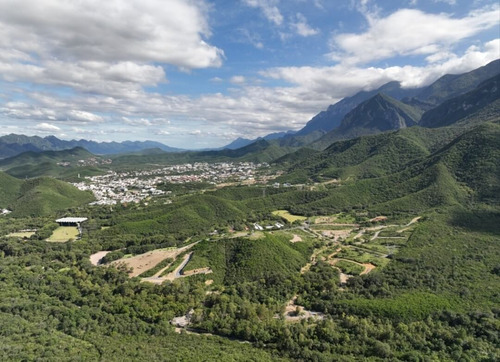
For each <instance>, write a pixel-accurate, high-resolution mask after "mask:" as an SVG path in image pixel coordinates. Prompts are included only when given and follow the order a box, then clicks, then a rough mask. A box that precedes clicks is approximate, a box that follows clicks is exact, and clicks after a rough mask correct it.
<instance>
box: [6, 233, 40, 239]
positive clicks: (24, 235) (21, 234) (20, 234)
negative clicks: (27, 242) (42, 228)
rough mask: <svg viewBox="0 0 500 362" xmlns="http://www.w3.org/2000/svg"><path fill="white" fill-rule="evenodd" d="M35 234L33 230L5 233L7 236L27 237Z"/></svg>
mask: <svg viewBox="0 0 500 362" xmlns="http://www.w3.org/2000/svg"><path fill="white" fill-rule="evenodd" d="M35 234H36V233H35V232H34V231H19V232H17V233H10V234H9V235H7V237H12V238H26V239H29V238H30V237H32V236H33V235H35Z"/></svg>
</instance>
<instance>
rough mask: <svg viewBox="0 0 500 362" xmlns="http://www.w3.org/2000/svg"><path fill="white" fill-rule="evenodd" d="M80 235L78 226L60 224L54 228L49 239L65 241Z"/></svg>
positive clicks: (54, 241) (56, 241) (58, 241)
mask: <svg viewBox="0 0 500 362" xmlns="http://www.w3.org/2000/svg"><path fill="white" fill-rule="evenodd" d="M79 235H80V232H79V231H78V228H76V227H74V226H60V227H58V228H57V229H55V230H54V232H53V233H52V235H51V236H50V238H48V239H47V241H49V242H52V243H65V242H66V241H68V240H70V239H73V240H74V239H76V238H78V236H79Z"/></svg>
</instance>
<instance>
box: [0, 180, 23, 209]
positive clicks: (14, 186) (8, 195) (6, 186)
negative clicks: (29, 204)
mask: <svg viewBox="0 0 500 362" xmlns="http://www.w3.org/2000/svg"><path fill="white" fill-rule="evenodd" d="M22 183H23V182H22V181H21V180H19V179H17V178H15V177H12V176H9V175H8V174H6V173H5V172H0V208H6V207H7V206H9V205H10V204H11V203H12V202H13V201H14V200H15V199H16V195H18V194H19V190H20V189H21V185H22Z"/></svg>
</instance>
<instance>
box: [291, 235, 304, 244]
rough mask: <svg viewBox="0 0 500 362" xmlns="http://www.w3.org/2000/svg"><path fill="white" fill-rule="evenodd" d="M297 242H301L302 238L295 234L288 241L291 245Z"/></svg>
mask: <svg viewBox="0 0 500 362" xmlns="http://www.w3.org/2000/svg"><path fill="white" fill-rule="evenodd" d="M299 241H302V238H301V237H300V236H298V235H297V234H293V238H292V239H290V242H291V243H298V242H299Z"/></svg>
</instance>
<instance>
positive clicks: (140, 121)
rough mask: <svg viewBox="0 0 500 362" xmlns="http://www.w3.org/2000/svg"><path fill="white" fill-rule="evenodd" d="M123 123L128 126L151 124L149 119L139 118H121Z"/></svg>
mask: <svg viewBox="0 0 500 362" xmlns="http://www.w3.org/2000/svg"><path fill="white" fill-rule="evenodd" d="M122 119H123V122H125V124H128V125H130V126H151V125H153V123H151V121H150V120H149V119H146V118H139V119H130V118H128V117H123V118H122Z"/></svg>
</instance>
